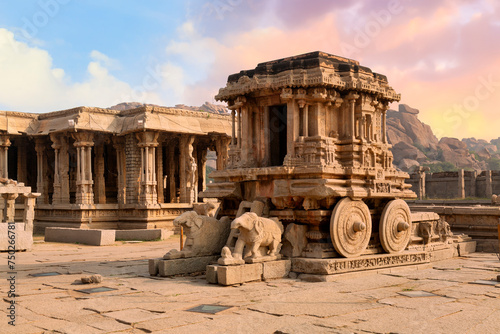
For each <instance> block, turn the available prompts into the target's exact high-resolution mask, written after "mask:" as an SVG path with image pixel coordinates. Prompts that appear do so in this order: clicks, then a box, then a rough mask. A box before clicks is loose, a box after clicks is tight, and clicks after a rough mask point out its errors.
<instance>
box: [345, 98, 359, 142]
mask: <svg viewBox="0 0 500 334" xmlns="http://www.w3.org/2000/svg"><path fill="white" fill-rule="evenodd" d="M358 98H359V95H358V94H355V93H352V92H351V93H349V94H348V95H347V101H348V102H349V111H348V114H349V117H348V120H349V125H348V128H347V129H348V131H347V137H348V138H349V139H351V140H354V136H355V124H356V123H355V120H354V114H355V112H356V100H357V99H358Z"/></svg>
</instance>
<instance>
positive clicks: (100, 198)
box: [94, 143, 106, 204]
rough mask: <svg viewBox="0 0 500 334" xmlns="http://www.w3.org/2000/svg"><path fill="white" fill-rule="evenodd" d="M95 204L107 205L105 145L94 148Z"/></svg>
mask: <svg viewBox="0 0 500 334" xmlns="http://www.w3.org/2000/svg"><path fill="white" fill-rule="evenodd" d="M94 152H95V157H94V174H95V189H94V192H95V193H94V196H95V197H96V198H95V203H98V204H106V180H105V178H104V143H101V144H100V145H97V146H95V148H94Z"/></svg>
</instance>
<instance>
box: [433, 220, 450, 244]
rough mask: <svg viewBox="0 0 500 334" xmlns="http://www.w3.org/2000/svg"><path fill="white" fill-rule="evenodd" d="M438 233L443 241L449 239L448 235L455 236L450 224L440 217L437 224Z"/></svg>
mask: <svg viewBox="0 0 500 334" xmlns="http://www.w3.org/2000/svg"><path fill="white" fill-rule="evenodd" d="M436 229H437V233H438V235H439V240H440V241H442V242H446V241H447V240H448V237H451V236H453V233H452V232H451V228H450V224H448V223H447V222H445V221H444V220H443V219H439V221H438V223H437V226H436Z"/></svg>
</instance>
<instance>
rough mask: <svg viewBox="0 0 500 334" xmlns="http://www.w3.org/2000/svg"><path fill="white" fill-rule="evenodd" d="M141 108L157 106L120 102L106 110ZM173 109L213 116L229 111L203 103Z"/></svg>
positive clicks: (182, 105)
mask: <svg viewBox="0 0 500 334" xmlns="http://www.w3.org/2000/svg"><path fill="white" fill-rule="evenodd" d="M142 106H157V105H156V104H143V103H139V102H122V103H119V104H117V105H115V106H112V107H109V108H108V109H112V110H128V109H135V108H139V107H142ZM174 108H178V109H185V110H193V111H204V112H209V113H214V114H227V113H229V110H228V109H227V108H226V106H224V105H222V104H212V103H210V102H205V103H204V104H203V105H202V106H200V107H193V106H187V105H185V104H176V105H175V106H174Z"/></svg>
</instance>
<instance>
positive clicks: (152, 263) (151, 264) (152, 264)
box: [148, 258, 163, 276]
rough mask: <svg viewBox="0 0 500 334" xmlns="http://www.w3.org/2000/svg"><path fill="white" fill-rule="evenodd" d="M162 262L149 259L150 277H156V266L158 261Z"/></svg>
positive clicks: (159, 259)
mask: <svg viewBox="0 0 500 334" xmlns="http://www.w3.org/2000/svg"><path fill="white" fill-rule="evenodd" d="M161 260H163V259H162V258H157V259H149V261H148V265H149V274H150V275H151V276H156V275H158V264H159V263H160V261H161Z"/></svg>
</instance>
